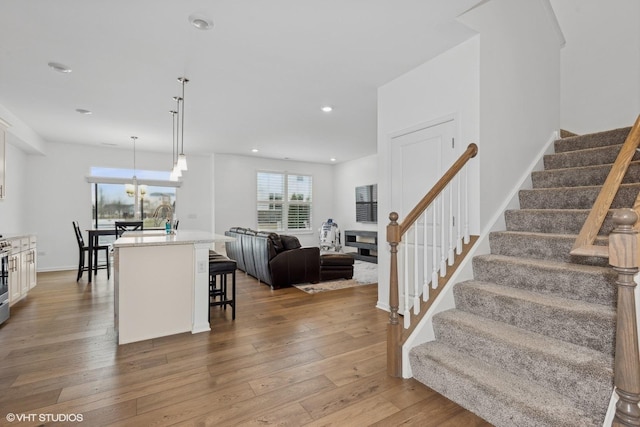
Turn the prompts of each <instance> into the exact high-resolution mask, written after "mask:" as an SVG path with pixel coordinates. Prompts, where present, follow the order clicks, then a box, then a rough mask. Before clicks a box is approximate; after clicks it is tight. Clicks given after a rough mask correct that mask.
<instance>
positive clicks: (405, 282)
mask: <svg viewBox="0 0 640 427" xmlns="http://www.w3.org/2000/svg"><path fill="white" fill-rule="evenodd" d="M408 237H409V233H407V235H405V239H404V243H403V245H402V246H403V247H404V278H403V280H402V282H403V285H402V289H404V311H403V314H402V316H403V317H404V328H405V329H409V326H410V325H411V318H410V314H409V244H408V242H407V240H409V239H408Z"/></svg>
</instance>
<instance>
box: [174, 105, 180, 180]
mask: <svg viewBox="0 0 640 427" xmlns="http://www.w3.org/2000/svg"><path fill="white" fill-rule="evenodd" d="M173 100H174V101H176V109H175V110H174V111H175V114H174V116H173V118H174V122H173V125H174V126H173V129H174V144H175V150H176V151H175V158H174V160H173V170H172V173H173V175H174V176H175V177H176V180H177V178H180V177H181V176H182V170H181V169H180V168H179V167H178V151H180V104H181V103H182V98H181V97H179V96H174V97H173Z"/></svg>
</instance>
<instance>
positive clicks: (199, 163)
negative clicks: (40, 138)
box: [18, 143, 213, 271]
mask: <svg viewBox="0 0 640 427" xmlns="http://www.w3.org/2000/svg"><path fill="white" fill-rule="evenodd" d="M188 162H189V171H187V172H185V173H184V174H183V178H182V180H183V185H182V187H181V188H179V189H178V191H177V196H176V199H177V200H176V206H177V216H178V218H179V219H180V228H181V229H187V228H188V229H200V230H205V231H212V221H213V220H212V218H213V217H212V212H211V206H212V204H211V199H210V197H211V194H212V191H211V186H212V179H213V177H212V173H211V162H210V157H209V156H194V155H191V156H188ZM170 163H171V159H170V155H169V154H164V153H163V154H159V153H149V152H138V153H137V156H136V167H137V168H138V169H148V170H166V169H168V167H169V164H170ZM92 166H102V167H119V168H130V167H131V166H132V152H131V151H128V150H123V149H113V148H106V147H105V148H103V147H91V146H84V145H73V144H58V143H48V144H47V155H46V156H41V155H30V156H28V161H27V168H25V169H27V170H28V174H27V179H26V180H25V181H26V186H25V187H26V190H25V197H26V203H25V208H24V210H23V213H22V215H23V216H25V217H26V220H25V222H24V223H23V225H22V226H23V227H26V229H22V230H18V231H21V232H30V233H36V234H37V236H38V253H39V256H38V269H39V270H40V271H47V270H61V269H74V268H77V260H78V249H77V244H76V241H75V236H74V234H73V229H72V226H71V222H72V221H73V220H77V221H78V222H79V224H80V227H81V228H89V227H90V226H91V186H90V184H89V183H87V182H86V180H85V177H86V176H88V175H89V173H90V168H91V167H92Z"/></svg>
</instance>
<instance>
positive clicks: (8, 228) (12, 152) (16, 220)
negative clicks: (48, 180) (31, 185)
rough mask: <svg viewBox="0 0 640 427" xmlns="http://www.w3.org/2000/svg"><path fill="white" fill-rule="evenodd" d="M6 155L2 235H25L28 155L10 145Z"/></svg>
mask: <svg viewBox="0 0 640 427" xmlns="http://www.w3.org/2000/svg"><path fill="white" fill-rule="evenodd" d="M5 155H6V166H7V169H6V174H5V183H6V197H5V198H4V199H1V200H0V234H3V235H5V236H6V235H10V234H18V233H24V232H25V231H26V229H27V228H28V223H27V221H26V218H25V212H26V201H27V198H28V195H29V192H28V190H27V176H28V172H27V154H26V153H25V152H24V151H22V150H20V149H18V148H17V147H15V146H14V145H12V144H10V143H8V144H7V145H6V147H5Z"/></svg>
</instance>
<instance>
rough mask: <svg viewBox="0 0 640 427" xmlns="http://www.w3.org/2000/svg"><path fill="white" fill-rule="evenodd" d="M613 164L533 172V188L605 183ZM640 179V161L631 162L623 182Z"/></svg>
mask: <svg viewBox="0 0 640 427" xmlns="http://www.w3.org/2000/svg"><path fill="white" fill-rule="evenodd" d="M612 166H613V165H611V164H606V165H595V166H583V167H579V168H563V169H550V170H543V171H534V172H532V173H531V181H532V183H533V188H555V187H581V186H591V185H602V184H604V182H605V180H606V179H607V176H608V175H609V172H610V171H611V167H612ZM639 181H640V161H635V162H631V163H630V164H629V168H628V169H627V173H626V174H625V176H624V178H623V180H622V182H623V183H625V184H628V183H633V182H639Z"/></svg>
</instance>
